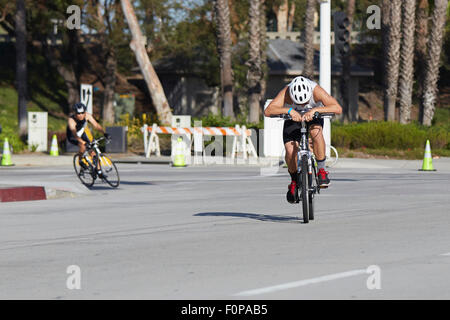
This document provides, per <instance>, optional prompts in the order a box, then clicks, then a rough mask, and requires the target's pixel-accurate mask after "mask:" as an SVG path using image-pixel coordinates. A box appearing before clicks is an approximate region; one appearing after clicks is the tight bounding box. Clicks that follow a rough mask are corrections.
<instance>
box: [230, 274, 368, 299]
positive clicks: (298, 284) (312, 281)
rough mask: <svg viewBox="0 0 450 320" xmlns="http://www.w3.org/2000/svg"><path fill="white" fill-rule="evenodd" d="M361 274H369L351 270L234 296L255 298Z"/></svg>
mask: <svg viewBox="0 0 450 320" xmlns="http://www.w3.org/2000/svg"><path fill="white" fill-rule="evenodd" d="M360 274H367V270H366V269H358V270H351V271H347V272H341V273H334V274H329V275H326V276H322V277H317V278H311V279H305V280H300V281H294V282H288V283H283V284H279V285H276V286H271V287H265V288H259V289H253V290H248V291H242V292H239V293H236V294H234V296H240V297H243V296H255V295H259V294H264V293H270V292H276V291H280V290H286V289H292V288H298V287H303V286H307V285H310V284H315V283H320V282H326V281H332V280H337V279H342V278H348V277H353V276H357V275H360Z"/></svg>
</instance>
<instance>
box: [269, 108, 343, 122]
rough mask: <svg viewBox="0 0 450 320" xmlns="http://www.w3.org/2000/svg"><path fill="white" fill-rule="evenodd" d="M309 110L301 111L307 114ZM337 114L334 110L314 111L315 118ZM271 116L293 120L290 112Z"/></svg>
mask: <svg viewBox="0 0 450 320" xmlns="http://www.w3.org/2000/svg"><path fill="white" fill-rule="evenodd" d="M306 112H308V110H307V111H303V112H300V113H301V114H305V113H306ZM334 115H335V114H334V113H333V112H323V113H320V112H319V111H316V112H314V116H313V119H320V118H325V117H333V116H334ZM270 118H281V119H284V120H292V116H291V115H290V114H278V115H272V116H270Z"/></svg>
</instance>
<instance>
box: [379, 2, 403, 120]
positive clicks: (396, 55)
mask: <svg viewBox="0 0 450 320" xmlns="http://www.w3.org/2000/svg"><path fill="white" fill-rule="evenodd" d="M386 3H389V4H388V5H389V6H390V8H389V20H388V28H389V29H388V41H387V48H386V50H385V53H386V54H387V57H385V63H386V66H385V70H386V83H385V92H384V110H385V119H386V120H387V121H394V120H395V102H396V98H397V85H398V73H399V62H400V42H401V41H400V40H401V22H402V15H401V6H402V1H401V0H391V1H385V2H384V3H383V4H384V5H386Z"/></svg>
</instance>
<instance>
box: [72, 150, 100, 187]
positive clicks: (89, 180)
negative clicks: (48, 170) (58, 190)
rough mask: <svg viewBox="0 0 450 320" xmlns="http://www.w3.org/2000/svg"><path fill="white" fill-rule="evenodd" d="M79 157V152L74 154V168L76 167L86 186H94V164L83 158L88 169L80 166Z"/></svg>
mask: <svg viewBox="0 0 450 320" xmlns="http://www.w3.org/2000/svg"><path fill="white" fill-rule="evenodd" d="M79 159H80V155H79V154H78V153H77V154H75V155H74V156H73V168H74V169H75V173H76V175H77V177H78V179H80V181H81V183H82V184H84V185H85V186H86V187H92V185H93V184H94V182H95V178H94V176H93V174H92V172H93V171H92V166H91V165H90V164H89V163H87V162H86V161H85V160H84V159H83V163H84V164H85V166H86V167H87V169H85V168H83V167H82V166H80V163H79Z"/></svg>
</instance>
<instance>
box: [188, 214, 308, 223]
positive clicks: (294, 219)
mask: <svg viewBox="0 0 450 320" xmlns="http://www.w3.org/2000/svg"><path fill="white" fill-rule="evenodd" d="M194 216H197V217H236V218H247V219H254V220H259V221H269V222H281V223H299V221H303V220H302V219H299V218H298V217H291V216H275V215H269V214H258V213H246V212H200V213H196V214H194Z"/></svg>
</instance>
